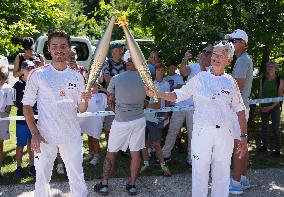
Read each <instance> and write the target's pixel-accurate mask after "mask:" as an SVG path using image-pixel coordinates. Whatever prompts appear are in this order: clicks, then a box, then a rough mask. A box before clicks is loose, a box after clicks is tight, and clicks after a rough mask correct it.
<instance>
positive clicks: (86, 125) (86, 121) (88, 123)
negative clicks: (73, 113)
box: [79, 117, 103, 139]
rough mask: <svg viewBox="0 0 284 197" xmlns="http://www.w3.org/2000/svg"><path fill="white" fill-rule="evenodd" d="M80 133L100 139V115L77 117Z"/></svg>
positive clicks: (101, 124) (101, 123) (101, 125)
mask: <svg viewBox="0 0 284 197" xmlns="http://www.w3.org/2000/svg"><path fill="white" fill-rule="evenodd" d="M79 122H80V127H81V131H82V133H86V134H87V135H88V136H92V137H93V138H96V139H100V136H101V133H102V130H103V118H102V117H84V118H80V119H79Z"/></svg>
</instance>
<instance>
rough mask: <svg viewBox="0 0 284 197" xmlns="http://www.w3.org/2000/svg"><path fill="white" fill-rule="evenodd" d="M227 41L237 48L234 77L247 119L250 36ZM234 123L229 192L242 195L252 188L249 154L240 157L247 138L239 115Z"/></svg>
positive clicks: (239, 33)
mask: <svg viewBox="0 0 284 197" xmlns="http://www.w3.org/2000/svg"><path fill="white" fill-rule="evenodd" d="M225 38H226V39H229V41H230V42H231V43H233V44H234V47H235V55H236V57H237V61H236V63H235V65H234V68H233V73H232V76H233V77H234V78H235V80H236V81H237V84H238V86H239V89H240V92H241V95H242V99H243V101H244V104H245V106H246V110H245V112H246V119H247V120H248V118H249V96H250V93H251V86H252V80H253V62H252V60H251V58H250V56H249V55H248V53H247V44H248V36H247V33H246V32H245V31H243V30H241V29H237V30H235V31H233V32H232V33H231V34H227V35H226V36H225ZM232 115H233V117H232V121H233V130H234V138H235V141H234V156H233V166H234V175H233V179H232V180H231V183H230V188H229V191H230V193H232V194H242V193H243V190H244V189H248V188H250V183H249V180H248V178H247V177H246V175H247V166H248V152H247V154H246V155H245V156H244V157H242V158H240V155H239V153H238V151H237V147H238V146H239V143H240V141H241V139H242V138H247V136H242V135H241V132H240V128H239V126H238V124H237V123H238V122H237V115H236V114H235V113H233V114H232Z"/></svg>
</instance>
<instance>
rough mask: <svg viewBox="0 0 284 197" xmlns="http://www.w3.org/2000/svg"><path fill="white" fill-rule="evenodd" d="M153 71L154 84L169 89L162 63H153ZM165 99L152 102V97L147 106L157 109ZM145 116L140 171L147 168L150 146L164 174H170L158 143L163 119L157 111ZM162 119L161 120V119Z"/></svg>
mask: <svg viewBox="0 0 284 197" xmlns="http://www.w3.org/2000/svg"><path fill="white" fill-rule="evenodd" d="M155 73H156V80H155V81H154V86H155V87H156V88H157V89H158V90H159V91H163V92H169V91H170V85H169V83H168V82H167V81H165V80H164V79H163V76H164V67H163V66H162V64H156V65H155ZM166 105H167V104H166V101H165V100H161V99H159V102H158V103H154V102H153V99H150V101H149V104H148V105H147V108H153V109H159V108H160V107H165V106H166ZM145 116H146V147H145V148H144V149H143V151H142V153H143V160H144V166H143V167H142V168H141V170H140V172H141V173H144V172H146V171H148V170H149V160H150V158H149V155H148V148H149V147H150V146H152V147H153V148H154V149H155V150H156V156H157V157H158V159H159V161H160V165H161V168H162V171H163V175H164V176H171V172H170V170H169V168H168V167H167V166H166V164H165V160H164V157H163V152H162V149H161V144H160V135H161V133H160V132H159V129H161V128H163V126H164V121H163V120H164V119H163V120H162V119H161V118H160V117H159V114H158V113H150V114H149V113H148V114H146V115H145ZM161 120H162V121H161Z"/></svg>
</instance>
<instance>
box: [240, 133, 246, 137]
mask: <svg viewBox="0 0 284 197" xmlns="http://www.w3.org/2000/svg"><path fill="white" fill-rule="evenodd" d="M240 137H241V138H248V134H247V133H243V134H241V135H240Z"/></svg>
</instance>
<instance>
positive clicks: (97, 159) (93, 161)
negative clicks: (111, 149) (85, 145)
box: [89, 155, 100, 166]
mask: <svg viewBox="0 0 284 197" xmlns="http://www.w3.org/2000/svg"><path fill="white" fill-rule="evenodd" d="M99 161H100V158H99V156H96V155H95V156H94V157H93V159H92V160H91V161H90V162H89V164H91V165H94V166H95V165H97V164H98V163H99Z"/></svg>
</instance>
